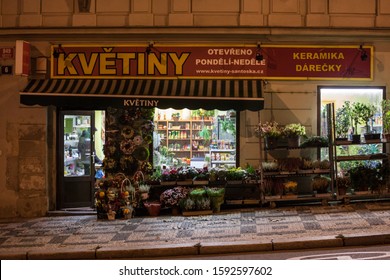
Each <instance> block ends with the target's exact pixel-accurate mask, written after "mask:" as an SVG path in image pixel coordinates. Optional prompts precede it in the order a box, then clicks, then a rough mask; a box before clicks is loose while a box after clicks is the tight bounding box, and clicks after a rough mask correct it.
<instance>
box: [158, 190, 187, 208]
mask: <svg viewBox="0 0 390 280" xmlns="http://www.w3.org/2000/svg"><path fill="white" fill-rule="evenodd" d="M188 194H189V189H188V188H186V187H180V186H179V187H174V188H172V189H167V190H165V191H164V192H163V193H162V194H161V195H160V202H161V204H162V206H163V207H170V208H173V207H179V206H180V202H181V200H183V199H185V198H187V197H188Z"/></svg>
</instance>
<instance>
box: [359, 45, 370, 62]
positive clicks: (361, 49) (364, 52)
mask: <svg viewBox="0 0 390 280" xmlns="http://www.w3.org/2000/svg"><path fill="white" fill-rule="evenodd" d="M359 50H360V52H361V54H360V59H361V60H362V61H366V60H367V58H368V55H367V52H366V50H364V49H363V45H360V48H359Z"/></svg>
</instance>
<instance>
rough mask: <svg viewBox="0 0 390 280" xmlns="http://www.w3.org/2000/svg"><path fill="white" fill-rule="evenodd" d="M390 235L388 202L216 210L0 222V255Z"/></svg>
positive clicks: (389, 205) (60, 217) (389, 203)
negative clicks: (197, 213) (202, 213)
mask: <svg viewBox="0 0 390 280" xmlns="http://www.w3.org/2000/svg"><path fill="white" fill-rule="evenodd" d="M381 233H383V234H390V202H389V201H385V202H375V203H373V202H372V203H356V204H349V205H337V206H295V207H283V208H275V209H270V208H257V209H239V210H229V211H227V210H226V211H222V212H221V213H218V214H213V215H208V216H189V217H187V216H169V215H164V216H159V217H148V216H144V217H135V218H132V219H128V220H114V221H108V220H98V219H97V218H96V216H94V215H84V216H56V217H42V218H33V219H26V220H17V221H7V222H6V221H0V256H1V255H4V254H7V253H15V252H29V251H31V250H35V251H37V250H38V251H60V250H63V249H64V248H66V249H75V250H77V249H80V250H81V249H83V250H85V249H90V250H96V249H99V248H105V247H107V248H108V247H110V248H113V247H118V248H123V249H129V248H132V247H140V246H141V247H142V246H146V245H147V246H150V245H152V246H154V245H156V246H158V245H167V246H170V245H172V246H173V245H175V244H200V245H201V244H202V243H204V242H228V243H234V242H242V241H252V242H256V243H266V242H270V241H271V242H272V240H294V239H299V240H305V239H309V238H313V237H323V236H333V237H336V236H342V235H345V234H381Z"/></svg>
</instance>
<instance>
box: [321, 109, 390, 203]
mask: <svg viewBox="0 0 390 280" xmlns="http://www.w3.org/2000/svg"><path fill="white" fill-rule="evenodd" d="M326 111H327V116H328V118H327V119H328V126H329V127H330V129H331V133H332V139H334V140H333V141H332V142H331V149H330V150H331V155H332V163H333V170H334V172H333V173H332V180H333V181H334V182H335V183H334V186H335V190H336V193H337V198H338V199H342V200H345V201H350V200H355V199H356V200H357V199H373V198H381V199H382V198H385V197H389V196H390V188H389V187H388V185H389V182H390V178H389V176H390V173H389V171H390V169H389V154H388V153H386V149H385V148H386V143H387V142H386V141H385V140H384V139H369V140H365V138H364V137H362V136H360V139H359V140H360V141H358V142H354V141H348V140H342V141H340V140H339V139H337V138H335V128H336V120H335V117H334V114H335V108H334V104H328V105H327V106H326Z"/></svg>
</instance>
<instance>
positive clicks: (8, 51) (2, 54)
mask: <svg viewBox="0 0 390 280" xmlns="http://www.w3.org/2000/svg"><path fill="white" fill-rule="evenodd" d="M12 58H14V49H13V48H0V59H12Z"/></svg>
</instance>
